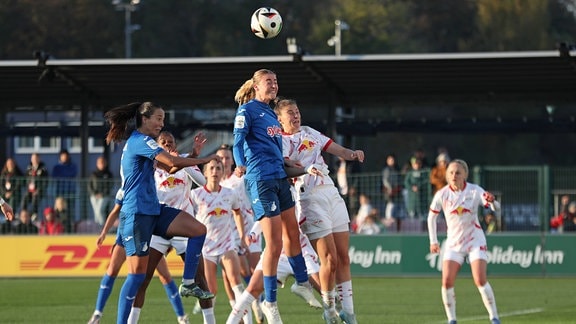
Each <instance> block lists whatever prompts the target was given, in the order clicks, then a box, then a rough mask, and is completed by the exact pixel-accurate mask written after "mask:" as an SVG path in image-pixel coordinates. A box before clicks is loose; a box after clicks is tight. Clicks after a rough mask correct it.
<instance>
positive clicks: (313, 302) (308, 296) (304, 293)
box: [290, 282, 322, 308]
mask: <svg viewBox="0 0 576 324" xmlns="http://www.w3.org/2000/svg"><path fill="white" fill-rule="evenodd" d="M290 291H292V292H293V293H294V294H295V295H297V296H299V297H300V298H302V299H304V301H305V302H306V303H307V304H308V305H310V307H314V308H322V304H321V303H320V302H319V301H318V300H317V299H316V297H314V292H313V291H312V286H311V285H310V283H309V282H305V283H303V284H299V283H297V282H295V283H294V284H293V285H292V287H290Z"/></svg>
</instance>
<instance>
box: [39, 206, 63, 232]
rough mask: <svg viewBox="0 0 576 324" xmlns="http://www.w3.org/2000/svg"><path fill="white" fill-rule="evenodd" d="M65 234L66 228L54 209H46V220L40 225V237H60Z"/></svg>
mask: <svg viewBox="0 0 576 324" xmlns="http://www.w3.org/2000/svg"><path fill="white" fill-rule="evenodd" d="M63 232H64V226H63V225H62V223H61V222H60V220H58V219H57V218H56V212H55V211H54V208H52V207H46V208H44V220H43V221H42V223H40V230H39V231H38V233H39V234H40V235H60V234H62V233H63Z"/></svg>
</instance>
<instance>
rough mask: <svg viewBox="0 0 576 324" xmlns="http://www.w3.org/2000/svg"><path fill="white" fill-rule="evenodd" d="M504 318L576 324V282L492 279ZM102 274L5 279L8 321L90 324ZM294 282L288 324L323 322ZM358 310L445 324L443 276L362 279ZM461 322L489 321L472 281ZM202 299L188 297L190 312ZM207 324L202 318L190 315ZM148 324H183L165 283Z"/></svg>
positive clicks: (466, 284)
mask: <svg viewBox="0 0 576 324" xmlns="http://www.w3.org/2000/svg"><path fill="white" fill-rule="evenodd" d="M490 282H491V285H492V287H493V288H494V291H495V293H496V300H497V303H498V308H499V312H500V314H501V320H502V322H503V323H576V316H575V315H574V314H576V313H575V312H574V305H575V301H576V293H575V291H576V279H570V278H559V279H551V278H546V279H544V278H490ZM99 283H100V279H99V278H81V279H13V278H11V279H0V322H1V323H85V322H86V321H87V320H88V318H89V317H90V315H91V314H92V311H93V308H94V303H95V298H96V293H97V289H98V285H99ZM122 283H123V279H119V280H118V281H117V282H116V286H115V287H114V291H113V293H112V295H111V297H110V300H109V302H108V305H107V307H106V309H105V313H104V317H103V321H102V322H103V323H115V320H116V304H117V302H118V291H119V290H120V287H121V285H122ZM289 284H291V282H289V283H288V285H287V287H286V288H284V289H280V290H279V295H278V299H279V307H280V312H281V314H282V318H283V321H284V323H287V324H290V323H299V324H306V323H322V320H321V317H320V316H321V312H320V311H319V310H315V309H311V308H309V307H308V306H307V305H305V304H304V302H303V301H301V300H300V299H299V298H298V297H296V296H294V295H292V294H291V293H290V289H289ZM220 292H222V293H221V294H220V295H219V297H218V299H217V301H216V321H217V323H225V321H226V317H227V316H228V312H229V310H230V306H229V305H228V300H227V298H226V297H225V294H224V293H223V289H222V287H220ZM354 293H355V295H354V299H355V310H356V313H357V318H358V322H359V323H361V324H368V323H378V324H380V323H420V324H421V323H445V315H444V310H443V308H442V303H441V299H440V278H439V277H438V278H355V279H354ZM456 294H457V300H458V304H457V305H458V307H457V313H458V320H459V323H488V319H487V313H486V310H485V309H484V306H483V304H482V301H481V299H480V295H479V293H478V290H477V289H476V288H475V287H474V285H473V283H472V279H471V278H469V277H461V278H459V279H458V281H457V283H456ZM194 301H195V299H184V304H185V307H186V310H187V311H188V312H190V311H191V309H192V306H193V302H194ZM190 316H191V322H192V323H202V319H201V315H190ZM140 323H144V324H145V323H175V315H174V313H173V312H172V308H171V307H170V305H169V303H168V301H167V299H166V295H165V293H164V289H163V288H162V286H161V285H160V283H159V281H157V280H155V281H153V282H152V284H151V285H150V288H149V290H148V293H147V298H146V304H145V306H144V309H143V310H142V315H141V317H140Z"/></svg>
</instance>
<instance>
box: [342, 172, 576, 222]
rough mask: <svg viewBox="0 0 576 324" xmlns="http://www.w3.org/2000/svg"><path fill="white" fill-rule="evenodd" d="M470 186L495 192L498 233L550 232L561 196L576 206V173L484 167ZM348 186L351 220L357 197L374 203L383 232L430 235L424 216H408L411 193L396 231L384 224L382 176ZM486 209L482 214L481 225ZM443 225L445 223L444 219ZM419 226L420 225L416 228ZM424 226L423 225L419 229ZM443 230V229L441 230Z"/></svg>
mask: <svg viewBox="0 0 576 324" xmlns="http://www.w3.org/2000/svg"><path fill="white" fill-rule="evenodd" d="M423 173H424V174H423V175H422V176H423V177H429V171H423ZM470 173H471V174H470V176H469V181H471V182H474V183H477V184H479V185H481V186H482V187H483V188H484V189H486V190H488V191H490V192H492V193H494V194H495V195H496V197H497V199H498V200H499V201H500V202H501V205H502V208H501V211H500V212H499V213H497V214H496V215H495V216H496V219H497V226H496V231H505V232H549V231H554V229H551V228H550V219H551V218H552V217H553V216H555V215H557V214H558V213H559V212H560V208H561V206H560V202H561V197H562V196H564V195H568V197H569V199H570V201H576V168H575V167H549V166H546V165H544V166H482V167H475V168H473V169H472V170H471V171H470ZM348 185H349V187H353V188H354V189H353V190H352V194H350V195H348V196H347V197H346V200H347V204H348V208H349V211H350V216H351V217H352V218H353V217H354V215H355V214H356V213H357V211H358V207H359V204H358V195H359V194H365V195H367V196H368V197H369V198H370V202H371V204H372V206H373V207H374V208H376V209H377V210H378V215H379V217H380V218H381V220H382V222H381V223H382V224H381V225H380V226H381V228H382V230H383V231H384V232H395V231H401V232H419V231H425V230H426V224H425V216H424V217H422V216H420V217H416V218H411V217H409V215H408V213H407V212H406V205H405V198H406V188H404V192H403V195H402V198H403V201H402V202H401V203H400V205H401V206H400V208H399V211H398V215H399V217H400V218H402V223H404V224H401V225H402V226H400V228H394V226H390V223H386V222H385V221H384V210H385V209H386V205H387V202H386V200H385V198H384V194H383V192H382V174H381V173H379V172H376V173H361V174H351V175H348ZM423 199H424V200H425V201H424V202H422V203H423V204H424V205H426V206H428V205H429V204H430V201H431V199H432V194H431V191H430V194H428V195H425V197H424V198H423ZM485 213H487V211H486V210H482V209H481V208H480V209H479V210H478V217H479V219H480V221H482V220H483V218H484V214H485ZM439 222H440V223H439V224H441V225H444V224H443V220H442V219H440V220H439ZM415 223H416V225H415ZM418 224H419V225H418ZM440 228H442V226H440Z"/></svg>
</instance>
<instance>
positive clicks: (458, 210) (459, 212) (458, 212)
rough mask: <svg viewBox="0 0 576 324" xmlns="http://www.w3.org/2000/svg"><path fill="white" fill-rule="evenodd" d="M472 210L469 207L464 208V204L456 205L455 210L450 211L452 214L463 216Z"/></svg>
mask: <svg viewBox="0 0 576 324" xmlns="http://www.w3.org/2000/svg"><path fill="white" fill-rule="evenodd" d="M471 212H472V211H471V210H470V209H468V208H464V207H462V206H458V207H456V209H454V210H453V211H451V212H450V214H452V215H458V216H462V214H464V213H471Z"/></svg>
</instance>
